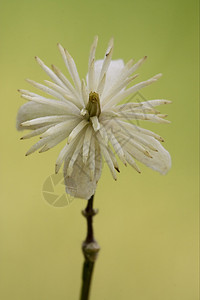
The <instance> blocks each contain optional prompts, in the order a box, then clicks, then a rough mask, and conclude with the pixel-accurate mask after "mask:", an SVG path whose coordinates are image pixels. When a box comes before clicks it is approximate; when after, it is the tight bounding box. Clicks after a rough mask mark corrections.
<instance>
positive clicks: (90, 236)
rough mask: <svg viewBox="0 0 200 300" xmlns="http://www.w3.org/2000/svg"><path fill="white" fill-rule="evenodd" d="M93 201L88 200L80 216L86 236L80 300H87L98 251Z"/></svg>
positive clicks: (83, 247) (92, 198)
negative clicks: (94, 228) (83, 222)
mask: <svg viewBox="0 0 200 300" xmlns="http://www.w3.org/2000/svg"><path fill="white" fill-rule="evenodd" d="M93 200H94V195H93V196H92V197H91V198H90V199H89V200H88V203H87V207H86V209H85V210H83V211H82V214H83V215H84V217H85V218H86V220H87V236H86V239H85V241H84V242H83V244H82V250H83V254H84V258H85V261H84V263H83V273H82V289H81V296H80V300H88V299H89V293H90V287H91V279H92V274H93V270H94V265H95V261H96V259H97V256H98V252H99V250H100V247H99V245H98V243H97V242H96V241H95V239H94V231H93V216H95V215H96V214H97V210H95V209H93Z"/></svg>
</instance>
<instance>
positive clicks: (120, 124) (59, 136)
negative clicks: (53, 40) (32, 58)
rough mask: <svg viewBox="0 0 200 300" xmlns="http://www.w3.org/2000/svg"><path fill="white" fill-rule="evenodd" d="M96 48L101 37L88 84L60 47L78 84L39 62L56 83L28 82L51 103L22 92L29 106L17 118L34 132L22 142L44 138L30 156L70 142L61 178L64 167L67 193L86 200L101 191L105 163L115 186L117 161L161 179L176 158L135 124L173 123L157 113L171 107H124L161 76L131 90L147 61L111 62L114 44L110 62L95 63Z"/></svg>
mask: <svg viewBox="0 0 200 300" xmlns="http://www.w3.org/2000/svg"><path fill="white" fill-rule="evenodd" d="M96 46H97V37H95V40H94V43H93V44H92V47H91V51H90V56H89V64H88V74H87V77H86V82H85V81H84V79H83V80H82V81H81V80H80V78H79V74H78V71H77V68H76V65H75V62H74V60H73V58H72V57H71V56H70V54H69V53H68V52H67V51H66V50H65V49H64V48H63V47H62V46H61V45H60V44H59V45H58V48H59V50H60V53H61V55H62V58H63V60H64V63H65V65H66V67H67V69H68V71H69V74H70V75H71V78H72V81H73V84H72V83H70V81H69V80H68V79H67V78H66V77H65V76H64V75H63V73H61V71H60V70H59V69H58V68H57V67H55V66H52V70H51V69H50V68H48V67H47V66H46V65H45V64H44V63H43V62H42V60H40V59H39V58H38V57H36V61H37V62H38V63H39V65H40V66H41V68H42V69H43V70H44V71H45V72H46V73H47V74H48V75H49V77H50V78H51V80H52V81H47V80H45V84H46V85H43V84H40V83H37V82H35V81H32V80H27V81H28V82H29V83H30V84H32V85H33V86H34V87H36V88H38V89H39V90H41V91H43V92H45V93H46V94H48V95H50V97H43V96H40V95H38V94H35V93H32V92H29V91H27V90H20V92H21V94H22V97H23V98H25V99H26V100H28V101H29V102H28V103H26V104H24V105H22V107H21V108H20V109H19V112H18V116H17V128H18V129H19V130H22V129H30V130H31V132H30V133H28V134H27V135H25V136H23V137H22V139H27V138H30V137H33V136H37V135H39V136H40V138H41V139H40V140H39V141H38V142H37V143H36V144H34V145H33V146H32V147H31V148H30V150H29V151H28V152H27V153H26V155H29V154H31V153H33V152H34V151H36V150H38V149H40V151H39V152H44V151H47V150H49V149H50V148H52V147H54V146H55V145H57V144H58V143H60V142H61V141H62V140H64V139H66V145H65V146H64V148H63V149H62V150H61V152H60V154H59V156H58V158H57V161H56V168H55V171H56V173H57V172H58V171H59V169H60V167H61V165H62V164H63V163H64V178H65V184H66V192H67V193H69V194H72V195H73V196H75V197H79V198H85V199H89V198H90V197H91V196H92V195H93V194H94V192H95V190H96V185H97V182H98V180H99V178H100V175H101V169H102V158H103V157H104V159H105V161H106V163H107V165H108V167H109V168H110V171H111V174H112V176H113V178H114V179H115V180H116V179H117V176H116V170H117V171H119V167H118V163H117V160H116V155H117V156H118V157H119V159H120V160H121V161H122V162H123V163H124V165H127V163H128V164H130V165H131V166H132V167H133V168H134V169H135V170H136V171H137V172H139V173H140V170H139V168H138V166H137V165H136V162H135V159H136V160H138V161H140V162H142V163H144V164H145V165H146V166H148V167H150V168H152V169H154V170H156V171H158V172H160V173H161V174H166V173H167V171H168V170H169V169H170V167H171V158H170V155H169V153H168V152H167V151H166V150H165V149H164V148H163V147H162V146H161V144H160V142H163V139H162V138H161V137H160V136H159V135H157V134H155V133H153V132H151V131H149V130H147V129H143V128H141V127H139V126H137V125H135V124H133V121H134V120H148V121H152V122H155V123H168V121H166V120H165V119H164V117H165V115H162V114H160V113H159V112H158V111H157V110H156V109H155V108H154V107H155V106H157V105H161V104H167V103H170V101H167V100H149V101H145V102H142V103H132V102H131V103H130V102H129V103H126V104H121V105H119V103H120V102H121V101H122V100H124V99H127V97H129V96H130V95H133V94H134V93H135V92H137V91H139V90H140V89H141V88H143V87H145V86H147V85H149V84H151V83H153V82H156V81H157V79H158V78H159V77H160V76H161V74H158V75H156V76H154V77H152V78H150V79H148V80H147V81H143V82H140V83H137V84H135V85H133V86H131V87H129V88H127V86H128V85H129V84H130V83H131V82H132V81H133V80H134V79H135V78H136V76H137V75H134V76H132V74H133V73H134V72H135V71H136V70H137V69H138V67H139V66H140V65H141V64H142V63H143V62H144V61H145V59H146V57H144V58H142V59H141V60H139V61H138V62H137V63H136V64H133V60H131V61H129V62H128V63H127V64H125V65H124V62H123V60H121V59H119V60H111V59H112V53H113V39H111V41H110V42H109V45H108V49H107V51H106V54H105V57H104V59H103V60H97V61H95V50H96ZM51 96H52V97H53V98H52V97H51Z"/></svg>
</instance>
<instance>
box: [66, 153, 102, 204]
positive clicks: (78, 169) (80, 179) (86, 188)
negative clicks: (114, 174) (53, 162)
mask: <svg viewBox="0 0 200 300" xmlns="http://www.w3.org/2000/svg"><path fill="white" fill-rule="evenodd" d="M67 167H68V160H65V165H64V178H65V185H66V192H67V193H69V194H70V195H72V196H74V197H77V198H83V199H89V198H90V197H91V196H92V195H94V193H95V191H96V187H97V182H98V180H99V178H100V176H101V169H102V158H101V154H100V151H99V150H98V149H96V151H95V174H94V178H93V180H91V174H90V168H89V160H88V161H87V164H86V165H85V164H84V163H83V157H82V154H81V153H80V154H79V156H78V158H77V160H76V162H75V164H74V167H73V172H72V174H71V176H70V177H68V176H67V174H66V171H67Z"/></svg>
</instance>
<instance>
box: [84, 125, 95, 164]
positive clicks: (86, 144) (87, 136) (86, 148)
mask: <svg viewBox="0 0 200 300" xmlns="http://www.w3.org/2000/svg"><path fill="white" fill-rule="evenodd" d="M92 133H93V130H92V128H91V126H88V128H87V129H86V132H85V137H84V141H83V163H84V164H86V161H87V159H88V155H89V150H90V142H91V138H92Z"/></svg>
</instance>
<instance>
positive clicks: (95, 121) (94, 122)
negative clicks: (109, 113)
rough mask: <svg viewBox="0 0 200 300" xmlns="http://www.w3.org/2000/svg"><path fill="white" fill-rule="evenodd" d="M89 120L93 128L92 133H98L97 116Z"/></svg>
mask: <svg viewBox="0 0 200 300" xmlns="http://www.w3.org/2000/svg"><path fill="white" fill-rule="evenodd" d="M90 120H91V121H92V126H93V128H94V131H98V130H99V129H100V127H101V126H100V123H99V120H98V118H97V116H94V117H91V118H90Z"/></svg>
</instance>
